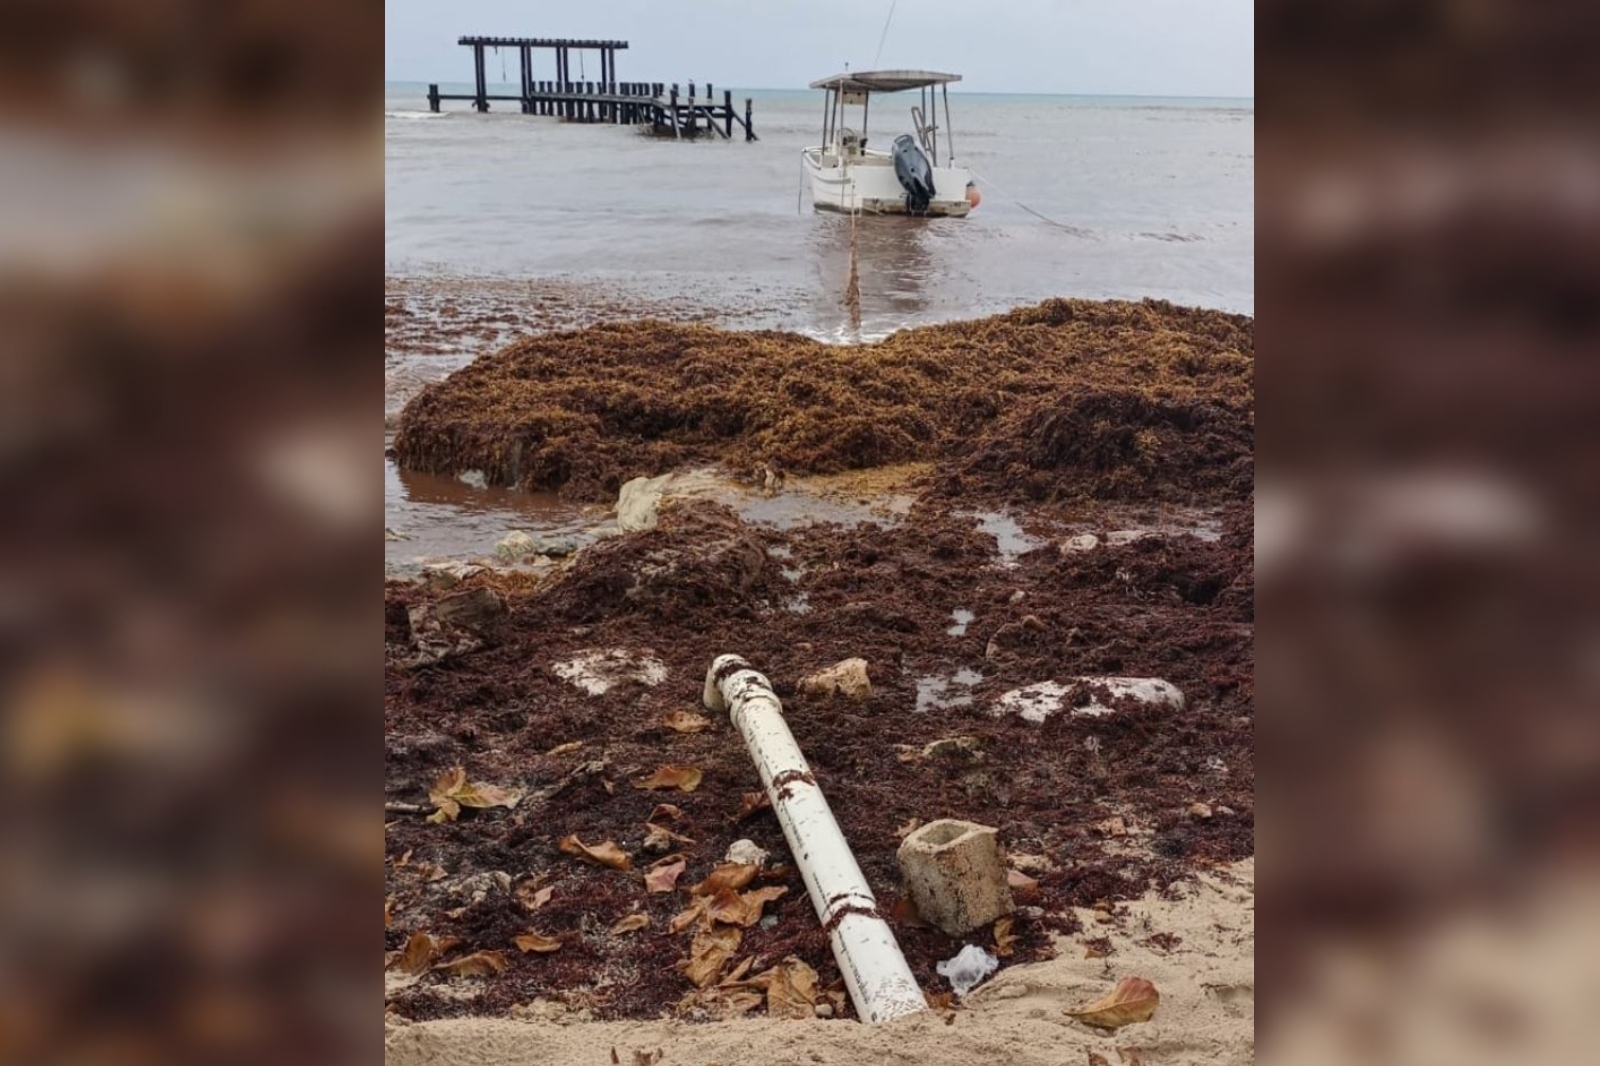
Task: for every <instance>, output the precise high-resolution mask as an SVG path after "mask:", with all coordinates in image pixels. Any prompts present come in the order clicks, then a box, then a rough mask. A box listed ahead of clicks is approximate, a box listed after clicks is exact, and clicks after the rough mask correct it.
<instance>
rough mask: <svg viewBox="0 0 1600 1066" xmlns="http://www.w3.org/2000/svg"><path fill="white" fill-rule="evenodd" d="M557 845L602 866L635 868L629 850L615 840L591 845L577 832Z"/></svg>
mask: <svg viewBox="0 0 1600 1066" xmlns="http://www.w3.org/2000/svg"><path fill="white" fill-rule="evenodd" d="M556 847H558V848H560V849H561V850H562V851H564V852H566V853H567V854H568V855H577V856H578V857H579V858H584V859H588V860H589V861H590V862H594V863H598V864H600V865H601V866H609V867H611V868H612V869H613V870H631V869H633V860H632V859H630V858H628V854H627V852H625V851H623V850H622V849H621V848H619V847H617V845H616V842H615V841H611V840H607V841H604V842H602V843H599V844H596V845H594V846H593V847H590V846H589V845H588V844H585V843H584V842H583V841H581V840H579V839H578V836H577V834H576V833H574V834H572V835H570V836H564V837H562V838H561V840H560V841H559V842H558V843H557V844H556Z"/></svg>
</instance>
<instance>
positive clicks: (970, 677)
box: [916, 667, 983, 714]
mask: <svg viewBox="0 0 1600 1066" xmlns="http://www.w3.org/2000/svg"><path fill="white" fill-rule="evenodd" d="M982 680H983V675H982V674H980V673H979V672H978V671H976V670H969V669H967V668H966V667H962V668H961V669H959V670H957V671H956V672H955V673H954V674H952V675H951V676H950V677H938V676H932V677H919V678H918V679H917V708H916V709H917V713H918V714H922V713H925V712H927V711H943V710H949V709H951V708H953V707H967V706H970V705H971V703H972V693H971V692H970V691H965V692H964V691H961V690H962V689H971V688H972V686H973V685H976V684H977V683H978V682H979V681H982Z"/></svg>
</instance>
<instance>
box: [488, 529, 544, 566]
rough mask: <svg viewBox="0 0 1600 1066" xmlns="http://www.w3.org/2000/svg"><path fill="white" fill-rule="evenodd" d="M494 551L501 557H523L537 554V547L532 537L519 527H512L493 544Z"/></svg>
mask: <svg viewBox="0 0 1600 1066" xmlns="http://www.w3.org/2000/svg"><path fill="white" fill-rule="evenodd" d="M494 553H495V554H496V555H498V556H499V557H500V558H502V559H525V558H527V557H528V556H530V555H537V554H538V553H539V549H538V548H537V547H535V542H534V539H533V538H532V537H530V536H529V535H528V534H526V533H524V532H523V531H522V530H520V529H513V530H512V531H511V532H510V533H507V534H506V535H505V536H504V537H501V538H500V542H499V543H498V544H496V545H495V546H494Z"/></svg>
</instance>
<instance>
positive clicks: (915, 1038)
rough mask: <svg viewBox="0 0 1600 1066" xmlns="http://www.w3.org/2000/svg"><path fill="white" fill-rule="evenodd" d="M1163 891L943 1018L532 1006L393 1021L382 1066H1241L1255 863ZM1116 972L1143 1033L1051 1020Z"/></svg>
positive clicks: (1089, 924) (1009, 972)
mask: <svg viewBox="0 0 1600 1066" xmlns="http://www.w3.org/2000/svg"><path fill="white" fill-rule="evenodd" d="M1173 894H1175V895H1177V896H1179V897H1180V898H1177V899H1171V900H1168V899H1160V898H1157V897H1155V896H1153V895H1152V896H1148V897H1146V898H1144V899H1142V900H1138V901H1133V902H1129V903H1126V904H1121V905H1119V906H1118V907H1117V913H1116V914H1115V915H1114V916H1113V921H1112V923H1111V924H1104V923H1102V922H1100V921H1099V920H1097V917H1096V914H1095V912H1093V911H1089V910H1081V909H1080V910H1078V912H1077V914H1078V917H1079V919H1080V920H1081V922H1082V924H1083V927H1084V929H1085V932H1084V933H1081V934H1077V935H1074V936H1067V937H1061V938H1058V939H1057V941H1056V947H1057V949H1058V951H1059V954H1058V956H1057V957H1056V958H1054V959H1051V960H1049V961H1046V962H1041V963H1034V964H1031V965H1026V966H1017V967H1012V968H1009V969H1005V970H1002V971H1001V972H1000V973H999V974H998V975H996V976H995V977H994V978H993V979H992V980H991V981H990V982H989V983H987V984H985V985H983V986H981V987H979V988H978V989H977V990H976V991H975V992H973V994H972V995H971V996H970V997H969V998H968V1000H967V1002H966V1004H965V1006H964V1007H963V1008H962V1009H959V1010H956V1011H953V1012H939V1011H929V1012H927V1013H925V1014H922V1015H919V1016H916V1017H913V1018H905V1019H901V1020H900V1021H898V1022H894V1023H891V1024H888V1025H883V1026H876V1027H872V1026H866V1025H862V1024H860V1023H857V1022H852V1021H822V1020H818V1021H779V1020H774V1019H771V1018H764V1017H755V1018H745V1019H740V1020H737V1021H727V1022H708V1023H700V1024H696V1023H690V1022H683V1021H677V1020H670V1019H660V1020H652V1021H619V1022H594V1021H586V1020H584V1019H583V1014H582V1013H576V1014H574V1013H568V1012H566V1011H564V1009H562V1008H560V1007H559V1006H557V1005H554V1004H549V1003H539V1004H534V1005H529V1006H528V1007H525V1008H524V1009H523V1010H521V1011H520V1012H519V1013H520V1014H521V1015H522V1017H520V1018H493V1019H490V1018H459V1019H448V1020H441V1021H432V1022H406V1021H404V1020H402V1019H399V1018H396V1017H394V1016H392V1015H391V1016H390V1018H389V1020H388V1023H387V1025H386V1029H385V1058H386V1062H387V1063H388V1066H424V1064H433V1063H440V1064H442V1063H449V1064H450V1066H534V1064H541V1066H564V1064H573V1066H577V1064H590V1063H594V1064H597V1066H598V1064H607V1063H612V1062H619V1063H621V1064H622V1066H633V1064H634V1063H636V1062H641V1063H643V1062H651V1063H655V1062H659V1063H660V1064H662V1066H679V1064H682V1066H709V1064H712V1063H716V1064H719V1066H758V1064H759V1066H789V1064H793V1066H858V1064H866V1063H906V1064H911V1063H915V1064H917V1066H943V1064H947V1063H948V1064H950V1066H957V1064H959V1066H969V1064H973V1063H1006V1064H1010V1066H1046V1064H1050V1066H1054V1064H1059V1063H1093V1062H1094V1061H1095V1060H1094V1058H1093V1056H1095V1055H1099V1056H1102V1057H1103V1058H1104V1059H1105V1060H1106V1061H1107V1062H1108V1063H1110V1064H1115V1066H1122V1064H1123V1063H1133V1062H1138V1063H1142V1064H1144V1066H1190V1064H1194V1066H1199V1064H1202V1063H1203V1064H1207V1066H1230V1064H1236V1063H1247V1062H1252V1061H1253V1060H1254V1057H1255V962H1254V952H1255V860H1254V859H1253V858H1252V859H1246V860H1243V861H1241V862H1238V863H1234V864H1232V865H1229V866H1226V867H1220V868H1218V869H1216V870H1214V871H1212V872H1211V873H1207V874H1201V875H1200V876H1198V877H1197V878H1196V879H1195V880H1194V881H1192V882H1188V883H1185V884H1182V885H1178V886H1175V892H1174V893H1173ZM1159 934H1171V935H1172V936H1175V937H1178V938H1179V940H1178V941H1177V942H1176V943H1175V944H1173V945H1172V948H1171V950H1162V949H1161V947H1160V946H1159V945H1160V944H1162V943H1171V941H1169V940H1167V939H1166V938H1165V937H1161V936H1159ZM1102 935H1103V936H1106V937H1109V939H1110V942H1111V947H1112V948H1113V951H1112V953H1111V954H1110V955H1109V956H1108V957H1106V958H1085V957H1084V956H1085V949H1084V946H1083V945H1084V942H1085V941H1087V940H1089V939H1091V938H1094V937H1098V936H1102ZM1152 937H1155V942H1153V943H1152V942H1151V938H1152ZM1128 976H1138V977H1144V978H1146V979H1148V980H1150V981H1152V982H1153V983H1154V984H1155V986H1156V988H1157V989H1158V990H1159V991H1160V993H1161V1004H1160V1006H1159V1007H1158V1008H1157V1010H1156V1013H1155V1017H1154V1018H1152V1019H1151V1020H1150V1021H1149V1022H1145V1023H1142V1024H1137V1025H1132V1026H1129V1027H1127V1028H1125V1029H1122V1030H1119V1031H1118V1032H1117V1033H1115V1034H1103V1033H1100V1032H1097V1031H1095V1030H1092V1029H1089V1028H1087V1027H1085V1026H1083V1025H1081V1024H1079V1023H1077V1022H1075V1021H1073V1020H1072V1019H1070V1018H1068V1017H1066V1016H1065V1015H1064V1014H1063V1013H1062V1012H1063V1010H1064V1009H1066V1008H1070V1007H1076V1006H1080V1005H1083V1004H1085V1003H1088V1002H1090V1001H1092V1000H1094V999H1096V998H1098V997H1099V996H1101V995H1103V994H1105V993H1106V992H1108V991H1109V990H1110V989H1111V988H1112V986H1113V985H1114V984H1115V983H1116V982H1117V981H1118V980H1120V979H1121V978H1123V977H1128ZM658 1050H659V1051H660V1053H661V1054H660V1056H659V1058H657V1057H656V1052H657V1051H658ZM613 1052H614V1053H615V1057H613Z"/></svg>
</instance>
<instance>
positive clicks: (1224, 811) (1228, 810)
mask: <svg viewBox="0 0 1600 1066" xmlns="http://www.w3.org/2000/svg"><path fill="white" fill-rule="evenodd" d="M1217 813H1218V814H1220V815H1222V816H1223V817H1224V818H1232V817H1233V816H1234V815H1236V814H1238V813H1239V812H1238V811H1236V810H1234V809H1233V808H1232V807H1218V808H1217Z"/></svg>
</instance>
